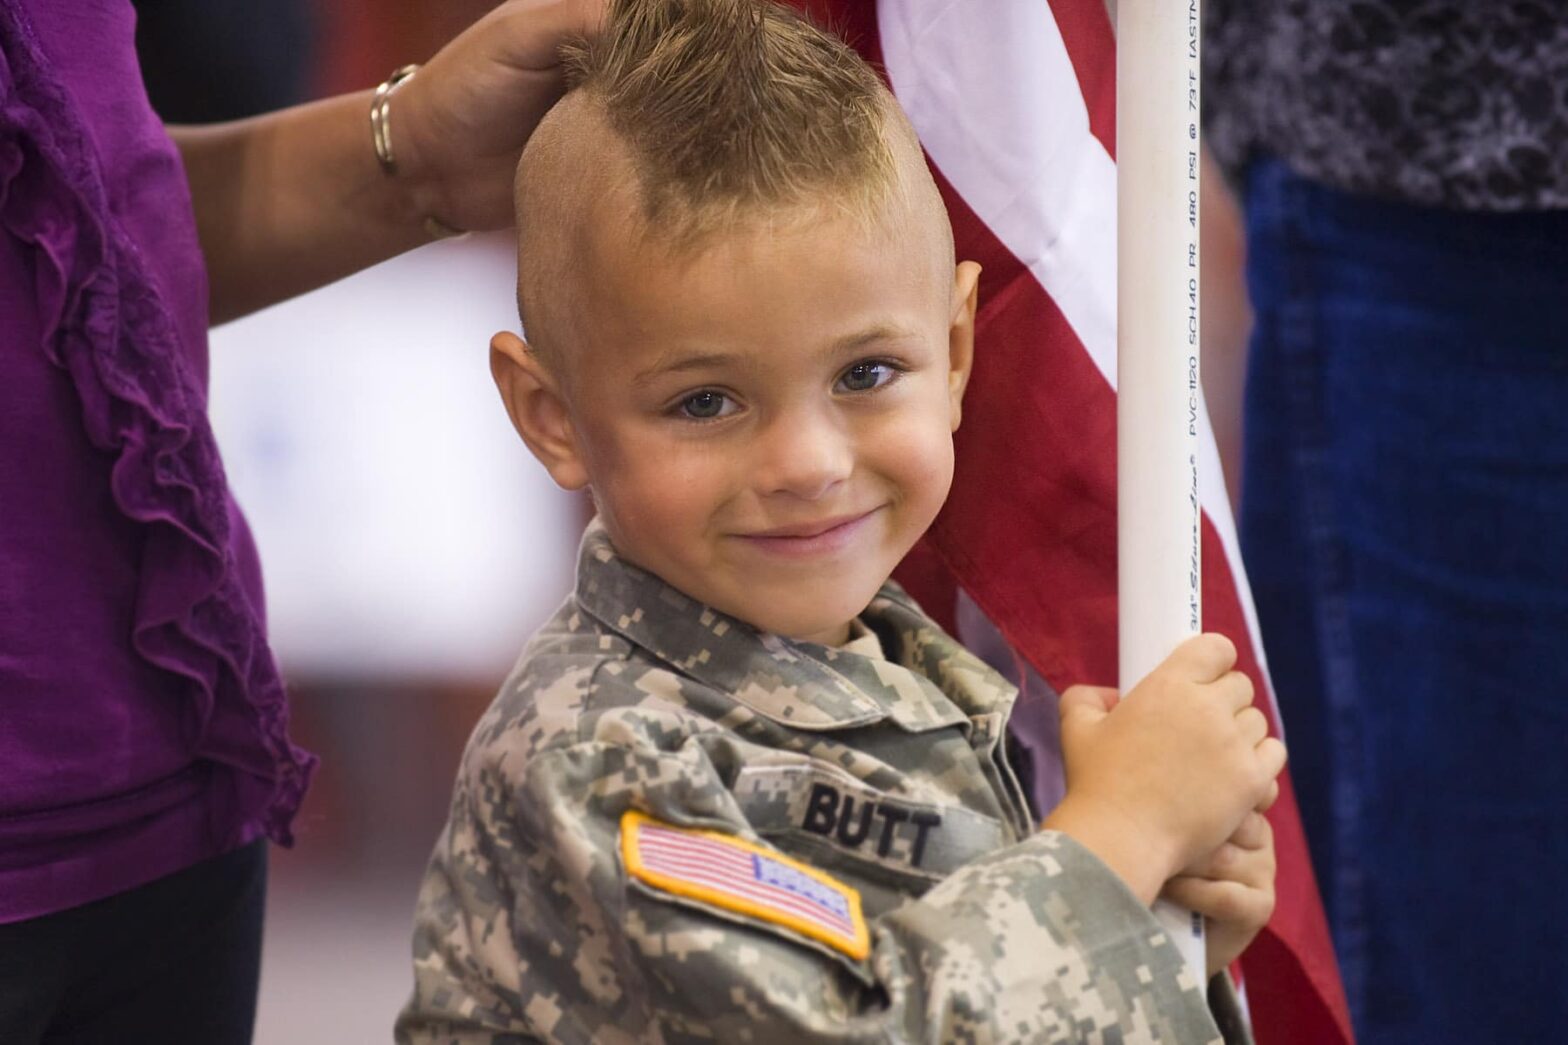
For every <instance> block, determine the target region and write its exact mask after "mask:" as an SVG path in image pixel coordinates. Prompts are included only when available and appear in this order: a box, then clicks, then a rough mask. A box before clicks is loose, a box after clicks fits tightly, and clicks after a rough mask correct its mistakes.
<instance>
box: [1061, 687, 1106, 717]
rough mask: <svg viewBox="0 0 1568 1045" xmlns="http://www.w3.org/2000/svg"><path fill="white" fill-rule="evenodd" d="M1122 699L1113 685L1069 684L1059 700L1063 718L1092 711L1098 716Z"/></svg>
mask: <svg viewBox="0 0 1568 1045" xmlns="http://www.w3.org/2000/svg"><path fill="white" fill-rule="evenodd" d="M1120 700H1121V694H1120V693H1118V692H1117V691H1116V689H1115V687H1113V686H1068V687H1067V689H1065V690H1064V691H1063V692H1062V696H1061V700H1060V701H1059V702H1058V711H1059V712H1060V713H1061V715H1062V717H1063V718H1066V717H1067V716H1068V715H1069V714H1075V713H1080V712H1090V713H1092V714H1093V715H1094V716H1095V717H1096V718H1098V717H1099V716H1101V715H1104V714H1106V713H1107V712H1109V711H1110V710H1111V709H1112V708H1114V707H1115V706H1116V704H1117V702H1118V701H1120Z"/></svg>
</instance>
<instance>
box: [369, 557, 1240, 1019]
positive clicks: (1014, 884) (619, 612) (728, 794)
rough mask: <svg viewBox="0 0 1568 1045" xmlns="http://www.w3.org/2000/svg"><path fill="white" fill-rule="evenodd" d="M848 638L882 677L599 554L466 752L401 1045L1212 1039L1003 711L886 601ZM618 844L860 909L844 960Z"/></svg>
mask: <svg viewBox="0 0 1568 1045" xmlns="http://www.w3.org/2000/svg"><path fill="white" fill-rule="evenodd" d="M860 619H861V621H862V622H863V623H865V624H866V625H868V626H869V627H870V628H871V629H873V630H874V631H875V632H876V634H877V635H878V636H879V638H880V640H881V643H882V645H883V647H884V650H885V651H886V656H887V659H885V660H884V659H880V658H877V657H874V656H861V655H858V654H855V653H850V652H846V651H843V650H836V649H831V648H828V647H824V646H818V645H814V644H809V643H799V642H794V641H790V640H786V639H781V638H779V637H777V636H772V635H766V634H759V633H758V632H756V631H755V630H753V629H752V628H750V627H749V626H747V625H745V624H743V623H741V622H739V621H736V620H734V619H732V618H729V617H726V616H723V615H722V614H719V613H717V612H714V611H713V610H710V609H707V608H705V607H703V606H701V605H699V604H697V603H695V602H693V601H692V600H691V599H689V598H687V597H686V596H684V595H682V594H681V593H680V592H678V591H676V590H675V589H673V588H671V587H669V586H668V585H666V584H664V583H663V582H662V581H660V580H659V579H658V578H656V577H653V576H651V575H649V574H647V573H645V572H643V571H642V570H640V569H638V568H636V567H635V566H632V565H630V564H629V563H626V562H624V561H623V560H621V559H619V558H617V557H616V555H615V552H614V550H613V549H612V547H611V546H610V544H609V541H608V539H607V538H606V537H605V535H604V533H603V531H602V529H600V528H599V527H597V526H595V527H593V528H591V529H590V531H589V533H588V535H587V536H586V537H585V538H584V543H583V551H582V555H581V560H580V564H579V572H578V582H577V591H576V593H575V595H574V596H573V597H572V598H571V599H569V600H568V601H567V603H566V604H565V606H564V607H563V608H562V609H561V610H560V611H559V612H558V613H557V615H556V616H555V618H554V619H553V620H552V621H551V622H550V623H548V624H547V625H546V626H545V627H544V628H543V629H541V631H540V632H539V633H538V635H537V636H535V638H534V639H533V640H532V642H531V643H530V644H529V646H528V648H527V649H526V650H525V651H524V654H523V657H522V659H521V660H520V661H519V663H518V666H517V667H516V669H515V670H514V671H513V673H512V675H511V677H510V678H509V680H508V681H507V683H506V684H505V686H504V687H503V689H502V692H501V694H500V696H499V697H498V698H497V700H496V701H495V703H494V704H493V705H492V706H491V708H490V710H489V711H488V712H487V714H486V715H485V716H484V718H483V719H482V720H481V721H480V723H479V725H478V726H477V727H476V729H475V731H474V734H473V737H472V738H471V739H470V741H469V745H468V750H467V752H466V754H465V756H464V759H463V766H462V769H461V771H460V773H459V778H458V781H457V785H456V790H455V794H454V797H453V802H452V809H451V814H450V818H449V820H448V823H447V825H446V829H445V831H444V832H443V834H442V836H441V838H440V840H439V842H438V843H437V846H436V850H435V853H434V855H433V856H432V858H431V862H430V866H429V869H428V871H427V874H426V877H425V881H424V885H423V888H422V890H421V893H420V897H419V904H418V910H417V914H416V928H415V939H414V977H415V988H414V995H413V998H412V999H411V1000H410V1002H409V1004H408V1006H407V1007H406V1008H405V1010H404V1011H403V1013H402V1015H401V1016H400V1018H399V1020H398V1027H397V1034H398V1040H399V1041H401V1042H420V1043H425V1042H441V1043H448V1042H462V1043H470V1042H532V1041H548V1042H574V1043H575V1042H582V1043H589V1042H594V1043H602V1045H615V1043H622V1042H670V1043H673V1042H693V1041H703V1042H722V1043H726V1045H727V1043H731V1042H787V1043H791V1045H799V1043H805V1042H842V1043H849V1042H857V1043H858V1042H906V1041H907V1042H917V1041H918V1042H938V1041H942V1042H947V1041H959V1042H1080V1041H1082V1042H1121V1043H1127V1045H1132V1043H1137V1042H1170V1043H1183V1045H1185V1043H1202V1042H1211V1041H1219V1040H1220V1032H1219V1031H1218V1030H1217V1028H1216V1023H1215V1015H1214V1014H1211V1012H1210V1010H1209V1007H1208V1005H1207V1004H1206V1001H1205V997H1204V991H1203V989H1202V987H1201V985H1199V984H1197V983H1195V982H1193V980H1192V978H1191V977H1190V976H1189V975H1188V974H1187V973H1186V972H1185V971H1184V970H1183V967H1182V965H1181V962H1180V960H1179V958H1178V956H1177V953H1176V949H1175V947H1174V946H1172V945H1171V943H1170V942H1169V940H1168V938H1167V937H1166V936H1165V935H1164V934H1163V933H1162V932H1161V930H1160V928H1159V926H1158V924H1157V923H1156V922H1155V920H1154V918H1153V917H1152V916H1151V914H1150V912H1149V910H1148V909H1147V908H1146V907H1144V906H1143V905H1142V904H1140V903H1139V902H1138V901H1137V899H1136V898H1135V897H1134V896H1133V895H1132V893H1131V892H1130V891H1129V890H1127V888H1126V887H1125V886H1124V885H1123V883H1122V882H1121V880H1120V879H1119V878H1117V877H1116V876H1115V875H1114V874H1113V873H1112V872H1111V871H1109V870H1108V869H1107V868H1106V867H1105V866H1104V865H1103V864H1101V863H1100V862H1099V861H1098V860H1096V859H1095V858H1094V857H1093V856H1091V855H1090V854H1089V853H1088V852H1087V851H1086V850H1084V849H1083V848H1081V847H1080V846H1078V845H1077V844H1076V843H1075V842H1073V841H1072V840H1071V839H1070V838H1067V837H1066V836H1064V835H1061V834H1058V833H1055V832H1050V831H1038V830H1036V825H1035V821H1034V818H1033V816H1032V815H1031V813H1030V811H1029V809H1028V807H1027V805H1026V802H1025V799H1024V795H1023V792H1022V790H1021V789H1020V787H1019V784H1018V781H1017V780H1016V779H1015V777H1014V773H1013V770H1012V768H1011V767H1010V766H1009V763H1008V760H1007V758H1006V756H1005V753H1004V748H1003V740H1004V737H1005V733H1006V724H1007V717H1008V714H1009V712H1010V711H1011V708H1012V703H1013V700H1014V697H1015V695H1016V691H1015V690H1014V689H1013V687H1012V686H1011V685H1009V684H1008V683H1007V682H1006V681H1005V680H1004V679H1002V678H1001V677H1000V676H999V675H997V674H996V673H994V672H993V671H992V670H991V669H989V668H988V667H986V666H985V665H984V664H983V663H981V662H980V661H979V660H978V659H976V658H975V657H974V656H972V655H971V654H969V653H968V652H966V651H965V650H964V649H963V648H962V647H960V646H959V645H958V644H957V643H956V642H954V641H953V640H952V639H950V638H949V637H948V636H947V635H946V634H944V633H943V632H942V631H941V630H940V629H939V628H938V627H937V626H936V625H935V624H933V623H932V622H931V621H930V620H929V619H928V618H926V617H925V616H924V615H923V614H922V613H921V612H920V610H919V609H918V608H917V607H916V606H915V605H914V603H913V602H912V601H911V600H910V599H909V598H908V596H906V595H905V594H904V593H903V592H902V591H901V590H900V589H899V588H898V587H897V586H895V585H892V584H889V585H888V586H887V587H885V588H884V589H883V590H882V591H881V592H880V593H879V595H878V596H877V598H876V599H875V601H873V602H872V604H871V605H870V607H868V609H867V610H866V612H865V613H864V614H863V615H862V617H861V618H860ZM632 810H636V811H640V812H641V813H643V814H646V819H641V820H639V819H636V817H637V814H636V813H632V814H631V815H630V816H628V811H632ZM639 825H654V826H659V825H664V826H668V827H671V828H675V829H681V828H702V829H708V830H709V831H715V832H718V833H719V834H718V835H706V836H703V837H706V838H709V839H710V841H708V842H701V841H700V840H699V842H698V844H699V845H706V846H707V847H708V855H709V856H715V857H716V858H717V859H719V860H721V861H722V859H724V858H725V857H727V856H729V855H731V854H732V851H733V852H741V855H742V857H743V858H744V862H743V865H742V866H743V867H750V866H751V861H752V860H753V855H756V858H757V861H758V866H759V867H760V865H761V864H762V863H766V864H768V865H769V866H770V867H771V868H772V869H773V871H774V872H775V873H776V874H782V875H785V876H786V877H787V876H791V875H793V876H794V877H795V879H796V880H797V881H799V882H805V884H806V886H807V891H808V892H811V891H812V890H815V892H816V894H817V895H818V898H819V899H821V900H823V901H824V902H827V903H837V902H838V900H836V899H835V897H837V898H843V897H847V896H851V895H853V894H858V903H859V905H860V907H861V908H862V909H863V914H864V918H863V922H862V929H861V944H862V946H860V947H859V948H857V947H855V946H854V945H853V944H852V943H849V942H846V940H845V939H842V938H835V937H833V936H831V935H829V936H825V937H824V936H822V935H821V934H818V936H817V937H816V938H813V937H812V936H810V935H807V934H806V933H804V932H801V931H797V929H796V928H792V927H791V926H790V925H789V924H785V923H786V922H788V921H790V919H788V918H786V917H784V915H782V914H781V913H780V905H779V904H777V903H775V904H774V905H773V907H772V908H770V907H769V905H768V902H767V901H764V902H763V903H761V904H760V906H759V905H755V904H754V905H753V907H754V908H755V909H754V910H749V911H748V910H738V909H737V905H736V904H735V903H729V904H725V903H722V902H721V903H714V902H709V901H708V900H705V899H703V898H702V897H700V896H695V897H694V896H693V895H692V891H691V890H686V895H682V894H681V893H680V892H679V891H671V890H669V889H667V888H663V887H660V886H659V885H650V884H649V882H648V881H647V880H645V879H644V878H643V877H639V876H636V875H633V874H631V873H630V872H629V866H630V864H629V861H631V860H633V859H634V855H633V854H632V852H631V850H630V849H629V848H628V842H627V839H626V838H625V837H624V836H625V834H626V832H628V831H632V830H636V829H637V828H638V826H639ZM696 837H697V836H696V835H690V836H688V835H686V834H684V833H682V834H681V839H685V840H690V838H696ZM712 838H719V839H721V841H711V839H712ZM728 839H733V840H735V841H734V842H733V843H729V842H727V841H722V840H728ZM678 840H680V839H678ZM742 846H744V847H745V851H744V852H742V851H741V847H742ZM769 854H778V857H779V859H778V860H772V859H769ZM639 859H640V858H639ZM791 866H793V867H796V868H799V867H801V866H804V867H807V868H809V870H808V871H806V872H803V873H808V874H816V875H818V876H824V877H821V881H822V882H825V883H827V884H826V885H818V886H812V885H811V882H813V881H816V880H817V879H810V880H809V881H808V880H807V879H804V878H801V877H800V873H797V872H796V871H792V870H790V867H791ZM682 873H684V872H680V871H677V873H676V877H677V878H679V877H680V876H681V874H682ZM688 877H690V876H688ZM666 884H668V883H666ZM676 884H677V885H679V884H680V883H679V882H676ZM732 891H733V890H732ZM698 892H700V890H699V891H698ZM720 899H721V900H722V899H723V897H720ZM731 899H733V897H731ZM741 906H744V905H741ZM785 906H787V904H785ZM824 940H826V942H824ZM1218 994H1219V997H1220V998H1221V999H1222V1000H1221V1001H1219V1002H1217V1003H1216V1010H1215V1012H1216V1014H1218V1015H1220V1016H1221V1017H1222V1019H1221V1022H1229V1019H1228V1017H1230V1016H1233V1015H1234V1014H1233V1012H1229V1011H1227V1010H1229V1009H1230V1008H1231V1005H1230V998H1231V995H1230V994H1229V992H1228V991H1221V992H1218Z"/></svg>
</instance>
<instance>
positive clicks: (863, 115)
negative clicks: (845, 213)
mask: <svg viewBox="0 0 1568 1045" xmlns="http://www.w3.org/2000/svg"><path fill="white" fill-rule="evenodd" d="M564 62H565V67H566V73H567V82H568V85H569V89H570V90H580V91H584V92H586V93H587V94H589V95H591V96H592V98H593V99H594V101H595V102H596V103H597V104H598V105H599V106H600V107H601V108H602V112H603V114H604V116H605V118H606V120H607V122H608V123H609V126H610V128H611V129H612V130H613V131H615V133H616V134H617V135H618V136H619V137H620V138H621V140H622V141H623V142H624V143H625V144H626V146H627V148H628V150H629V152H630V157H631V161H632V165H633V169H634V170H635V172H636V175H637V181H638V189H639V191H640V194H641V200H642V204H643V208H644V216H645V218H646V219H647V221H648V223H649V225H650V226H651V227H653V228H654V229H656V230H658V231H662V232H666V233H670V232H674V233H677V234H679V233H686V234H688V235H689V234H693V233H701V232H702V231H704V230H706V229H707V228H708V227H710V226H712V225H715V224H719V225H723V224H726V223H727V220H728V221H733V220H734V219H735V218H736V217H737V216H741V215H743V214H744V213H745V212H750V211H755V210H757V209H759V208H764V209H773V208H785V207H790V206H793V205H798V204H802V203H806V202H824V201H827V200H832V201H835V202H838V203H839V204H841V205H846V206H848V207H850V208H852V209H864V208H865V207H866V206H867V205H871V204H874V203H875V202H876V201H877V200H878V199H880V198H881V197H882V196H884V195H885V194H886V193H887V191H888V190H889V189H890V188H891V187H892V186H893V185H894V184H895V183H896V181H897V171H896V165H895V163H894V159H893V156H892V154H891V150H890V148H889V143H888V140H887V130H888V125H889V122H890V120H889V117H890V116H893V118H894V121H895V122H898V123H900V124H902V123H903V118H902V114H900V113H898V109H897V106H896V105H895V104H893V102H892V96H891V94H890V93H889V92H888V90H887V88H886V87H885V86H884V85H883V84H882V81H881V80H880V79H878V77H877V74H876V73H875V72H873V71H872V69H871V68H870V67H869V66H868V65H867V64H866V63H865V62H864V61H863V60H862V59H861V58H860V57H859V56H858V55H857V54H856V53H855V52H854V51H853V50H852V49H851V48H850V47H848V46H847V45H846V44H845V43H844V42H843V41H842V40H840V39H839V38H838V37H837V36H835V35H833V34H832V33H829V32H824V31H823V30H821V29H819V28H817V27H816V26H814V25H812V24H811V23H810V22H808V21H807V20H806V19H804V18H803V17H801V16H800V15H798V14H796V13H795V12H794V11H792V10H790V9H789V8H786V7H782V6H780V5H779V4H777V3H773V2H770V0H616V2H615V3H613V4H612V6H611V9H610V12H609V16H608V21H607V23H606V28H605V31H604V33H603V34H602V35H600V36H599V37H597V38H596V39H593V40H590V41H585V42H582V43H580V44H578V45H575V46H569V47H568V48H566V50H565V52H564ZM681 238H685V237H681Z"/></svg>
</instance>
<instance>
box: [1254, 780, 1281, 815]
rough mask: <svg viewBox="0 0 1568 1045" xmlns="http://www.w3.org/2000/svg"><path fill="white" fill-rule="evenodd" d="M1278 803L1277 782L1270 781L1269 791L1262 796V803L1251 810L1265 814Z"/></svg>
mask: <svg viewBox="0 0 1568 1045" xmlns="http://www.w3.org/2000/svg"><path fill="white" fill-rule="evenodd" d="M1278 801H1279V781H1278V780H1270V781H1269V789H1268V790H1267V791H1266V792H1264V794H1263V801H1261V802H1259V803H1258V804H1257V805H1256V806H1254V807H1253V808H1254V809H1255V810H1257V811H1258V812H1260V813H1267V812H1268V811H1269V810H1270V809H1273V808H1274V803H1275V802H1278Z"/></svg>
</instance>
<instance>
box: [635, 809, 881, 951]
mask: <svg viewBox="0 0 1568 1045" xmlns="http://www.w3.org/2000/svg"><path fill="white" fill-rule="evenodd" d="M644 824H652V825H655V826H657V827H661V828H663V829H664V830H666V831H678V832H680V833H681V834H686V835H694V836H696V837H699V838H706V839H709V840H711V841H714V842H718V843H720V844H722V845H725V846H728V847H730V848H732V849H739V850H741V851H743V852H747V853H751V854H752V855H754V856H762V857H765V858H767V859H769V860H773V861H775V862H777V863H780V864H783V865H784V866H785V867H788V868H790V869H791V870H794V871H798V872H800V873H801V874H803V875H805V876H806V877H808V878H810V879H812V880H814V881H815V882H817V883H818V884H819V885H822V886H824V887H825V888H828V889H831V890H833V891H834V892H835V893H839V894H841V895H843V896H845V897H846V898H847V899H848V900H849V921H850V924H851V925H853V926H854V927H855V935H854V937H853V938H852V939H851V938H849V937H846V936H844V935H843V934H842V933H835V932H833V931H831V930H829V929H824V928H822V927H821V926H819V925H814V924H812V923H811V922H808V921H807V920H805V919H804V918H801V917H799V916H797V915H793V914H790V913H789V912H787V911H779V910H775V909H773V908H771V907H767V906H765V905H763V904H760V903H757V902H755V901H753V900H748V899H746V898H745V897H741V896H732V895H730V894H728V893H725V892H722V891H720V890H718V889H714V888H712V887H710V886H706V885H698V884H697V883H695V882H688V881H686V880H685V879H683V878H676V877H674V876H673V875H667V874H664V873H663V872H661V871H653V870H649V869H648V867H647V866H646V865H645V864H644V863H643V860H642V852H641V849H640V847H639V831H638V829H639V828H640V827H642V825H644ZM621 859H622V860H623V861H625V864H626V870H627V872H628V873H629V874H631V875H632V876H633V877H634V878H636V879H638V880H639V881H642V882H645V883H647V884H648V885H650V886H652V887H654V888H655V889H661V890H663V891H664V892H667V893H673V894H674V895H676V896H683V897H686V898H687V899H689V900H699V901H701V902H702V903H705V904H711V905H713V906H714V907H718V908H721V909H723V910H726V911H734V912H735V913H736V914H743V915H746V916H747V917H750V918H756V919H759V920H761V921H764V922H771V923H773V924H774V925H782V926H784V927H785V928H786V929H790V930H792V931H794V932H797V933H799V934H800V935H802V936H805V937H808V938H810V939H812V940H815V941H817V942H818V943H821V944H825V945H827V946H828V947H831V948H833V949H834V950H835V951H838V952H839V953H841V954H846V955H848V956H849V957H851V958H853V959H855V960H856V961H863V960H864V959H865V958H866V956H867V955H869V954H870V953H871V933H870V932H869V931H868V930H867V929H866V919H865V916H864V915H863V914H862V913H861V910H860V892H859V890H857V889H855V888H854V887H853V886H850V885H846V884H845V883H843V882H841V881H839V880H838V879H837V878H834V877H833V876H832V875H830V874H827V873H825V872H823V871H819V870H817V869H816V868H815V867H811V866H809V865H807V864H803V863H801V862H800V861H799V860H794V859H791V858H790V857H788V856H785V855H784V854H783V853H780V852H779V851H778V850H776V849H766V848H764V847H762V846H760V845H757V844H755V843H753V842H748V841H746V840H745V839H744V838H736V837H735V836H734V835H727V834H724V833H723V832H721V831H708V830H704V829H703V828H698V827H681V826H679V825H677V824H671V823H668V822H666V821H663V820H659V819H657V818H656V817H651V816H649V815H648V814H647V813H644V812H642V811H641V810H639V809H628V810H627V811H626V812H625V813H624V814H622V816H621Z"/></svg>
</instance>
